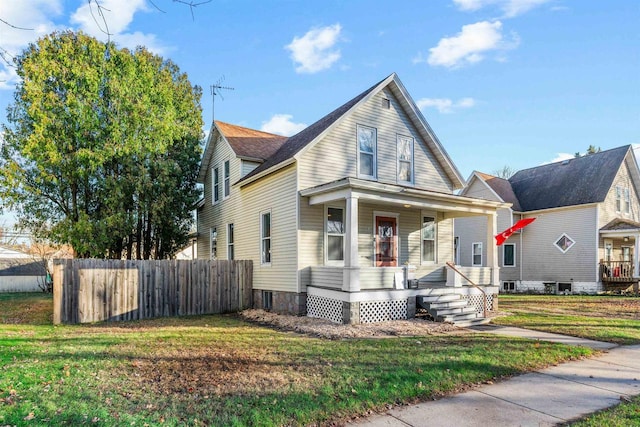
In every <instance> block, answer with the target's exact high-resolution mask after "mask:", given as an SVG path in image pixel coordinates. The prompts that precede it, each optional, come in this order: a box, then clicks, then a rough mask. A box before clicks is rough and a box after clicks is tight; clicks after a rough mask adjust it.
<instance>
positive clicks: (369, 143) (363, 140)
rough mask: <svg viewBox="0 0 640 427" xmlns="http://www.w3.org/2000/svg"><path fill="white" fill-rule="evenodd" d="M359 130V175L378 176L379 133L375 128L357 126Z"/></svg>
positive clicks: (366, 176)
mask: <svg viewBox="0 0 640 427" xmlns="http://www.w3.org/2000/svg"><path fill="white" fill-rule="evenodd" d="M357 132H358V176H361V177H365V178H374V179H375V177H376V146H377V135H376V130H375V129H374V128H370V127H366V126H360V125H358V126H357Z"/></svg>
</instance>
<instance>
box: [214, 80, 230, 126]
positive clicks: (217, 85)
mask: <svg viewBox="0 0 640 427" xmlns="http://www.w3.org/2000/svg"><path fill="white" fill-rule="evenodd" d="M222 82H224V74H223V75H222V77H220V78H219V79H218V81H217V82H215V83H214V84H212V85H211V87H210V89H211V124H212V125H213V123H215V120H216V95H219V96H220V98H222V100H223V101H224V96H222V93H220V89H226V90H235V89H234V88H232V87H228V86H222Z"/></svg>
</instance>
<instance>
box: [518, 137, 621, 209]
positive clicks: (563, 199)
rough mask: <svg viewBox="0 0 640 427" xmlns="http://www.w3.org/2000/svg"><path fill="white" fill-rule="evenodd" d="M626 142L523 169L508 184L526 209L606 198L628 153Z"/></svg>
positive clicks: (598, 200)
mask: <svg viewBox="0 0 640 427" xmlns="http://www.w3.org/2000/svg"><path fill="white" fill-rule="evenodd" d="M630 149H631V146H630V145H625V146H622V147H618V148H613V149H611V150H607V151H602V152H600V153H595V154H590V155H587V156H583V157H579V158H575V159H570V160H565V161H561V162H557V163H551V164H547V165H542V166H538V167H535V168H531V169H524V170H521V171H519V172H517V173H516V174H515V175H513V176H512V177H511V178H509V183H510V184H511V188H512V189H513V192H514V193H515V195H516V197H517V199H518V201H519V202H520V207H521V208H522V211H523V212H526V211H535V210H539V209H548V208H557V207H563V206H573V205H582V204H587V203H600V202H603V201H604V200H605V198H606V197H607V193H608V192H609V189H610V188H611V185H612V184H613V179H614V178H615V176H616V174H617V173H618V170H619V169H620V166H621V164H622V162H623V161H624V158H625V156H626V155H627V153H628V152H629V150H630Z"/></svg>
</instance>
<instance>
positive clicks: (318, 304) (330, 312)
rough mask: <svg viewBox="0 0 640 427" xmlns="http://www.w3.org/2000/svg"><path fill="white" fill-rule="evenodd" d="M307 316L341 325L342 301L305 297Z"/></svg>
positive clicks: (316, 296) (314, 296)
mask: <svg viewBox="0 0 640 427" xmlns="http://www.w3.org/2000/svg"><path fill="white" fill-rule="evenodd" d="M307 316H309V317H319V318H321V319H327V320H331V321H332V322H336V323H342V301H338V300H335V299H331V298H325V297H320V296H318V295H309V296H307Z"/></svg>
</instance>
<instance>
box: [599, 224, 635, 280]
mask: <svg viewBox="0 0 640 427" xmlns="http://www.w3.org/2000/svg"><path fill="white" fill-rule="evenodd" d="M639 245H640V223H636V222H633V221H629V220H624V219H616V220H613V221H611V222H610V223H609V224H607V225H606V226H604V227H602V228H601V229H600V245H599V253H600V263H599V278H600V281H601V282H602V285H603V288H604V290H621V289H627V288H629V287H630V286H633V285H635V288H636V291H637V288H638V281H639V280H640V274H639V272H640V266H639V262H640V257H639V254H640V250H639Z"/></svg>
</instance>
